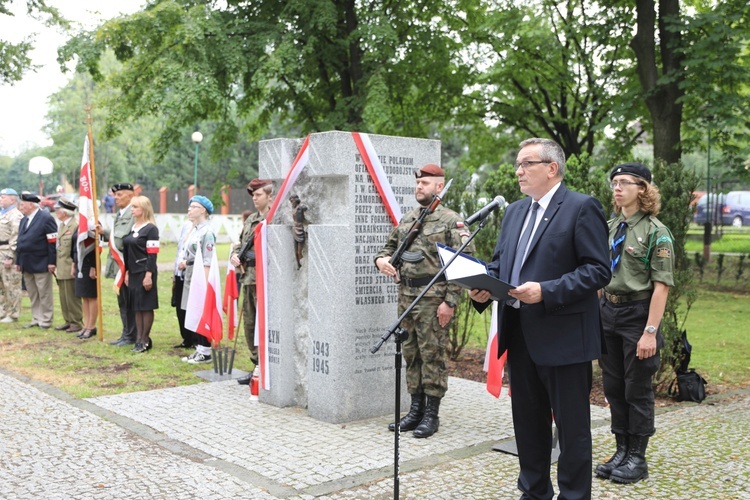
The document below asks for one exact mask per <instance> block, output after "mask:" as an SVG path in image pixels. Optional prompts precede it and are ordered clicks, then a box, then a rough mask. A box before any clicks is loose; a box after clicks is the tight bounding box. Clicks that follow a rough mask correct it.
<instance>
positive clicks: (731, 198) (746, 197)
mask: <svg viewBox="0 0 750 500" xmlns="http://www.w3.org/2000/svg"><path fill="white" fill-rule="evenodd" d="M721 221H722V223H723V224H724V225H725V226H729V225H732V226H734V227H742V226H745V225H750V191H730V192H729V193H727V196H726V198H725V199H724V203H723V205H722V207H721Z"/></svg>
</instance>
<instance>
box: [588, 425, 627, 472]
mask: <svg viewBox="0 0 750 500" xmlns="http://www.w3.org/2000/svg"><path fill="white" fill-rule="evenodd" d="M615 441H616V442H617V449H616V450H615V454H614V455H612V456H611V457H610V458H609V460H607V461H606V462H604V463H601V464H599V465H597V466H596V469H595V470H594V472H595V473H596V475H597V476H598V477H601V478H604V479H609V478H610V476H611V475H612V471H613V470H615V469H616V468H617V467H619V466H621V465H622V464H624V463H625V459H626V458H627V457H628V436H627V435H625V434H615Z"/></svg>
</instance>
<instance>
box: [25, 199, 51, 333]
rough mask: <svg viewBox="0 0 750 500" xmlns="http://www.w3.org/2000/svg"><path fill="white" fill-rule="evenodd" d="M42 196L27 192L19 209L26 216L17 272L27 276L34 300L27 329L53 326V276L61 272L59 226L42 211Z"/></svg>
mask: <svg viewBox="0 0 750 500" xmlns="http://www.w3.org/2000/svg"><path fill="white" fill-rule="evenodd" d="M40 201H41V200H40V198H39V196H37V195H35V194H32V193H27V192H23V193H21V203H20V204H19V205H18V209H19V210H20V211H21V213H22V214H23V215H24V217H23V218H22V219H21V223H20V228H19V231H18V245H17V247H16V270H18V271H20V272H21V273H23V280H24V283H26V290H27V291H28V292H29V300H31V323H29V324H28V325H26V326H24V328H31V327H34V326H38V327H40V328H49V327H50V326H52V318H53V314H54V303H53V301H52V276H54V275H55V272H56V269H57V248H56V244H57V223H56V222H55V218H54V217H52V215H50V213H49V212H47V211H46V210H40V209H39V202H40Z"/></svg>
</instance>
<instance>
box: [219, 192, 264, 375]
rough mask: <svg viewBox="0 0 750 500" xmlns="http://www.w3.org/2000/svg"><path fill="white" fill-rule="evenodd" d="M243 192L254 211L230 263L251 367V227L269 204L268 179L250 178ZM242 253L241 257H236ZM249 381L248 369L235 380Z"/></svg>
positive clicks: (255, 352)
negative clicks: (237, 284)
mask: <svg viewBox="0 0 750 500" xmlns="http://www.w3.org/2000/svg"><path fill="white" fill-rule="evenodd" d="M247 192H248V193H249V194H250V195H251V196H252V197H253V204H254V205H255V208H256V209H257V210H258V211H257V212H255V213H254V214H252V215H250V216H249V217H248V218H247V219H246V220H245V226H244V227H243V228H242V235H241V236H240V243H239V245H237V246H236V247H235V248H234V251H233V252H232V257H231V259H230V263H231V264H232V265H233V266H235V267H236V268H238V269H240V272H241V273H242V278H241V283H242V293H243V295H244V296H245V298H244V299H242V316H243V318H244V319H243V323H244V327H245V341H247V347H248V349H250V360H251V361H252V362H253V365H255V366H257V365H258V347H257V346H256V345H255V307H256V304H257V298H256V295H255V251H254V250H253V248H252V247H253V243H252V241H254V237H255V227H256V226H257V225H258V224H259V223H260V221H262V220H263V219H264V218H265V217H266V214H268V210H269V209H270V208H271V202H272V201H273V183H272V182H271V181H270V180H268V179H253V180H252V181H250V183H249V184H248V185H247ZM243 252H244V255H240V254H241V253H243ZM251 379H252V370H251V371H250V374H248V375H247V376H246V377H241V378H238V379H237V383H238V384H240V385H247V384H249V383H250V380H251Z"/></svg>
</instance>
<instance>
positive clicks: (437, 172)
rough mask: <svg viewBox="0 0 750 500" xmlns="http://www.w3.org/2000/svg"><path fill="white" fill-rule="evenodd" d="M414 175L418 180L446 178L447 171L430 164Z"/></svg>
mask: <svg viewBox="0 0 750 500" xmlns="http://www.w3.org/2000/svg"><path fill="white" fill-rule="evenodd" d="M414 175H415V176H416V178H417V179H421V178H422V177H445V171H444V170H443V169H442V168H440V167H438V166H437V165H435V164H434V163H428V164H427V165H425V166H424V167H422V168H420V169H418V170H416V171H415V172H414Z"/></svg>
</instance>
